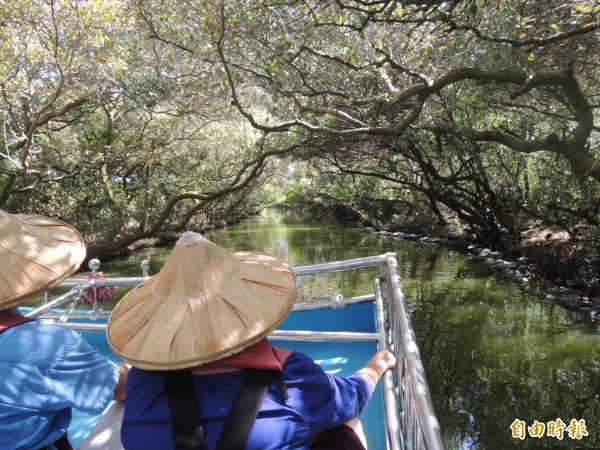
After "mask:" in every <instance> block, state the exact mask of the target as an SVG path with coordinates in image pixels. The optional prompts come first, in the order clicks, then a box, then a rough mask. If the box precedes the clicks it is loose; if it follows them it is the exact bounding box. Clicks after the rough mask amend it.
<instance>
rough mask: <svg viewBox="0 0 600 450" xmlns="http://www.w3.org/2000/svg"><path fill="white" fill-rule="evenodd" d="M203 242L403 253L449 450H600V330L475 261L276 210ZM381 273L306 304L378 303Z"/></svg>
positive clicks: (162, 253) (312, 294)
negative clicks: (336, 299) (375, 287)
mask: <svg viewBox="0 0 600 450" xmlns="http://www.w3.org/2000/svg"><path fill="white" fill-rule="evenodd" d="M206 237H207V238H209V239H210V240H211V241H213V242H215V243H216V244H218V245H220V246H221V247H223V248H225V249H226V250H228V251H242V250H255V251H261V252H265V253H269V254H272V255H276V256H279V257H281V258H283V259H285V260H287V261H288V262H289V263H290V264H291V265H292V266H302V265H308V264H316V263H321V262H326V261H335V260H342V259H350V258H357V257H361V256H368V255H374V254H381V253H386V252H396V253H397V258H398V265H399V269H400V275H401V277H402V281H403V285H404V289H405V294H406V299H407V302H408V305H409V309H410V313H411V318H412V323H413V326H414V328H415V332H416V335H417V339H418V342H419V346H420V349H421V356H422V357H423V360H424V366H425V369H426V373H427V377H428V381H429V386H430V389H431V394H432V397H433V403H434V408H435V411H436V413H437V415H438V419H439V421H440V426H441V428H442V433H443V437H444V441H445V445H446V448H447V449H448V450H454V449H485V450H495V449H498V450H500V449H502V450H505V449H509V448H527V449H531V448H545V449H546V448H549V449H550V448H551V449H574V448H587V449H600V331H599V324H598V322H594V321H592V320H591V319H590V318H588V317H586V316H582V315H580V314H579V313H574V312H571V311H566V310H563V309H562V308H560V307H558V306H556V305H554V304H553V303H551V302H547V301H545V300H542V299H540V298H538V297H537V296H535V295H533V294H532V293H530V292H528V289H527V287H526V286H523V285H519V284H515V283H513V282H512V281H510V280H507V279H503V278H501V277H497V276H496V275H495V274H494V273H493V272H492V271H491V269H489V268H487V267H485V266H482V264H481V263H480V262H479V261H478V260H477V259H476V258H474V257H472V256H469V255H465V254H462V253H459V252H455V251H452V250H449V249H447V248H445V247H440V246H436V245H426V244H417V243H412V242H405V241H400V240H395V239H392V238H386V237H380V236H378V235H375V234H371V233H368V232H366V231H365V230H364V229H363V228H362V227H360V226H358V225H352V224H340V223H337V222H333V221H324V220H316V219H314V218H312V217H311V216H309V215H308V214H306V213H302V212H298V211H281V210H277V209H269V210H267V211H264V212H263V213H261V214H260V215H259V216H256V217H252V218H250V219H248V220H247V221H245V222H244V223H241V224H239V225H235V226H231V227H227V228H225V229H220V230H215V231H212V232H210V233H207V235H206ZM169 251H170V248H168V249H148V250H144V251H141V252H139V253H137V254H136V255H133V256H131V257H129V258H126V259H124V260H121V261H114V262H111V263H107V264H103V266H102V268H101V270H103V271H104V274H105V275H107V276H111V275H132V274H136V275H137V274H139V273H140V269H139V264H140V261H141V260H142V259H149V260H150V263H151V268H150V273H151V274H153V273H156V272H157V271H158V270H160V267H162V264H163V263H164V260H165V258H166V256H167V255H168V253H169ZM379 270H380V269H379ZM375 273H376V270H375V269H373V270H371V269H369V270H361V271H350V272H337V273H334V274H330V275H328V276H327V277H319V278H311V279H304V278H301V279H300V284H299V288H300V296H299V300H298V301H303V302H305V301H312V300H321V299H326V298H329V297H331V295H332V294H334V293H336V292H340V293H341V294H342V295H343V296H344V297H350V296H354V295H360V294H365V293H369V292H372V283H373V278H374V276H375ZM542 424H543V429H542ZM511 425H512V427H511ZM522 433H524V434H522ZM371 450H383V449H371Z"/></svg>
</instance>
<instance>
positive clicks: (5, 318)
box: [0, 310, 33, 333]
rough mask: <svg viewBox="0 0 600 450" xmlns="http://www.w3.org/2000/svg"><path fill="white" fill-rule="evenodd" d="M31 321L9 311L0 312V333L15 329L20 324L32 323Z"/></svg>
mask: <svg viewBox="0 0 600 450" xmlns="http://www.w3.org/2000/svg"><path fill="white" fill-rule="evenodd" d="M32 321H33V319H31V318H29V317H26V316H23V315H21V314H17V313H14V312H11V311H9V310H4V311H0V333H2V332H3V331H6V330H8V329H9V328H12V327H16V326H17V325H21V324H22V323H27V322H32Z"/></svg>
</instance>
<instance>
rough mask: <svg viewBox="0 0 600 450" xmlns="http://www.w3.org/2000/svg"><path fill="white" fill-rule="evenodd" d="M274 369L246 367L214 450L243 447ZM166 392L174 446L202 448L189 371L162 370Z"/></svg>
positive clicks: (188, 449)
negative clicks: (244, 374)
mask: <svg viewBox="0 0 600 450" xmlns="http://www.w3.org/2000/svg"><path fill="white" fill-rule="evenodd" d="M277 373H279V372H277V371H275V370H260V369H248V371H247V373H246V376H245V377H244V380H243V381H242V386H241V388H240V391H239V393H238V395H237V396H236V398H235V400H234V401H233V404H232V405H231V410H230V412H229V415H228V416H227V419H226V420H225V425H224V426H223V431H222V432H221V436H220V437H219V441H218V442H217V447H216V450H244V448H245V447H246V443H247V442H248V438H249V437H250V432H251V431H252V427H253V426H254V422H255V421H256V417H257V416H258V412H259V411H260V407H261V405H262V403H263V401H264V399H265V397H266V395H267V392H268V390H269V386H270V385H271V381H272V379H273V376H274V375H275V374H277ZM165 394H166V396H167V399H168V401H169V409H170V410H171V426H172V431H173V445H174V448H175V450H204V448H205V447H204V439H203V435H202V420H201V418H200V410H199V408H198V400H197V395H196V390H195V388H194V384H193V380H192V373H191V372H190V371H187V370H186V371H177V372H165Z"/></svg>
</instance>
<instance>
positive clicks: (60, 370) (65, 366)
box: [47, 330, 119, 414]
mask: <svg viewBox="0 0 600 450" xmlns="http://www.w3.org/2000/svg"><path fill="white" fill-rule="evenodd" d="M69 331H70V330H69ZM66 338H67V342H66V343H65V345H64V347H63V354H62V355H60V357H57V358H56V359H55V360H54V363H53V364H52V366H51V367H50V368H49V370H48V373H47V376H48V380H47V383H48V402H49V403H50V404H52V405H53V406H54V407H55V408H56V409H59V408H65V407H73V408H76V409H78V410H81V411H83V412H85V413H87V414H99V413H101V412H102V411H103V410H104V408H106V406H108V404H109V403H110V401H111V400H112V397H113V389H114V387H115V385H116V384H117V382H118V380H119V369H118V367H117V365H116V364H115V363H113V362H112V361H110V360H109V359H108V358H106V357H104V356H102V355H100V354H99V353H98V351H97V350H96V349H94V348H93V347H92V346H91V345H90V344H89V343H88V342H87V341H86V340H85V339H84V338H83V337H82V336H81V335H79V334H77V333H71V334H70V335H67V336H66Z"/></svg>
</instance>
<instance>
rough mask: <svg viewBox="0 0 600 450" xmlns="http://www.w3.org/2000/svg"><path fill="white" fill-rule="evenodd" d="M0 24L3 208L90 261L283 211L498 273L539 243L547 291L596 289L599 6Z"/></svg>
mask: <svg viewBox="0 0 600 450" xmlns="http://www.w3.org/2000/svg"><path fill="white" fill-rule="evenodd" d="M0 8H1V9H0V52H1V54H2V55H3V56H2V58H1V61H0V89H1V92H0V94H1V95H0V107H1V108H2V117H1V118H0V121H1V123H2V138H3V139H2V149H1V150H0V208H2V209H4V210H7V211H9V212H19V213H41V214H46V215H49V216H52V217H56V218H60V219H61V220H64V221H66V222H68V223H71V224H72V225H73V226H75V227H76V228H78V229H79V230H80V232H81V233H82V235H83V236H84V238H85V240H86V243H87V245H88V248H89V256H90V257H92V256H93V257H102V258H108V257H111V256H114V255H116V254H119V253H121V252H123V251H125V250H126V249H127V248H131V246H132V245H139V244H140V243H143V242H147V241H148V240H149V239H161V238H169V237H170V236H173V235H174V234H175V233H178V232H180V231H181V230H184V229H186V228H195V229H201V228H202V227H205V226H208V225H213V224H215V223H220V222H227V221H234V220H239V219H240V218H243V217H245V216H246V215H247V214H250V213H253V212H255V211H257V210H260V209H261V208H263V207H265V206H266V205H269V204H273V203H275V202H280V203H287V204H290V205H303V206H310V207H313V208H316V209H317V210H322V211H335V212H336V213H337V214H338V215H340V216H344V217H351V218H352V219H353V220H361V221H363V222H364V223H367V224H370V225H372V226H375V227H387V228H390V229H397V230H405V231H410V232H421V233H431V234H444V235H452V236H460V237H462V238H464V239H468V240H471V241H473V242H477V243H479V244H482V245H485V246H488V247H490V248H492V249H494V250H501V251H503V252H507V253H509V254H510V253H512V254H514V255H518V254H519V252H522V251H523V248H524V247H526V245H525V244H524V240H525V237H524V236H526V235H525V233H526V232H527V231H529V230H532V229H539V230H547V231H544V234H542V236H544V235H545V236H546V237H547V239H546V241H552V239H550V238H551V237H555V236H564V239H563V240H564V242H561V243H560V245H558V246H557V245H555V246H554V247H551V248H550V247H548V246H547V245H546V244H547V243H548V242H546V241H543V240H542V241H541V242H535V243H531V244H530V247H531V248H534V249H535V250H536V253H533V254H532V255H534V257H535V258H537V260H538V261H537V262H538V263H539V264H541V265H543V264H544V262H545V264H546V266H547V267H545V268H543V269H544V270H545V271H546V272H547V274H549V276H550V277H551V278H554V279H557V280H559V281H569V282H571V283H574V284H586V285H588V286H594V285H595V286H598V285H600V281H599V279H598V277H599V275H598V273H600V263H599V261H600V258H599V257H598V254H600V242H599V240H598V239H599V237H600V214H599V211H600V189H599V187H600V186H599V183H600V149H599V139H600V133H599V131H600V128H599V126H598V123H597V120H596V116H597V111H598V109H599V108H600V82H599V81H600V80H599V75H600V67H599V61H600V60H599V59H598V56H597V49H598V48H599V44H600V42H599V34H598V29H599V27H600V6H599V5H597V3H596V2H594V1H566V0H562V1H556V0H494V1H482V0H454V1H433V0H429V1H428V0H412V1H378V0H370V1H362V0H359V1H348V0H337V1H325V0H298V1H297V0H284V1H281V2H265V1H261V0H256V1H255V0H244V1H227V0H208V1H203V2H196V1H188V0H176V1H172V0H169V1H166V0H118V1H112V0H111V1H108V0H99V1H96V2H82V1H77V0H44V1H41V2H34V3H33V4H32V3H31V2H26V1H22V0H14V1H12V2H11V3H10V5H8V4H7V3H6V4H4V5H2V6H1V7H0ZM559 260H560V261H562V264H560V265H558V266H557V265H556V262H557V261H559ZM557 268H558V269H557ZM552 270H554V272H552Z"/></svg>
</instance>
